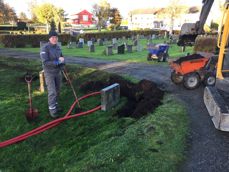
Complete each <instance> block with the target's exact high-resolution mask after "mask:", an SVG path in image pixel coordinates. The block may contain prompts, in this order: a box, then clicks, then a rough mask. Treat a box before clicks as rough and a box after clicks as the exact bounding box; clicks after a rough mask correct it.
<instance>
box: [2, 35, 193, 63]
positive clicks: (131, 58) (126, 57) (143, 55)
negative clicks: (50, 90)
mask: <svg viewBox="0 0 229 172" xmlns="http://www.w3.org/2000/svg"><path fill="white" fill-rule="evenodd" d="M117 42H118V45H120V44H122V43H123V40H120V41H117ZM125 42H127V44H133V42H132V41H125ZM164 42H168V39H162V38H160V39H153V40H152V43H153V44H159V43H164ZM147 43H148V40H147V39H139V45H140V46H141V49H142V50H141V51H137V46H133V52H132V53H128V52H125V54H117V50H116V49H113V55H110V56H107V55H105V54H104V51H105V49H106V47H107V46H108V45H112V41H107V42H105V43H104V45H103V46H99V45H98V43H95V52H89V48H88V46H87V43H86V42H85V44H84V46H83V48H76V47H73V48H68V46H62V51H63V54H64V56H71V57H83V58H93V59H101V60H115V61H126V62H141V63H142V62H143V63H148V64H157V62H156V63H155V61H147V56H148V50H147ZM0 47H1V46H0ZM16 50H22V51H27V52H34V53H39V51H40V48H31V47H26V48H16ZM192 51H193V48H192V47H186V51H185V52H182V50H181V47H178V46H177V45H176V44H175V43H173V44H169V58H171V59H172V58H177V57H181V56H185V55H186V54H187V53H192Z"/></svg>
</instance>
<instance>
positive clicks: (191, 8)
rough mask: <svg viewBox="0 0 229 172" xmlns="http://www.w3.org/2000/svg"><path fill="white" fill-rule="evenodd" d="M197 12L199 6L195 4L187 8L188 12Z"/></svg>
mask: <svg viewBox="0 0 229 172" xmlns="http://www.w3.org/2000/svg"><path fill="white" fill-rule="evenodd" d="M198 12H200V7H197V6H193V7H190V8H189V9H188V13H189V14H193V13H198Z"/></svg>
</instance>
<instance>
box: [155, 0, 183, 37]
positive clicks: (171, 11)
mask: <svg viewBox="0 0 229 172" xmlns="http://www.w3.org/2000/svg"><path fill="white" fill-rule="evenodd" d="M186 11H187V7H185V6H183V5H181V0H170V2H169V4H168V6H167V7H166V8H164V9H162V10H160V11H159V12H158V16H159V17H162V18H167V19H169V33H170V34H172V32H173V27H174V21H175V19H177V18H179V17H180V16H181V15H182V14H184V13H185V12H186Z"/></svg>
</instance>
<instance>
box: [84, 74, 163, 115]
mask: <svg viewBox="0 0 229 172" xmlns="http://www.w3.org/2000/svg"><path fill="white" fill-rule="evenodd" d="M114 83H118V84H119V85H120V94H121V96H124V97H126V98H127V99H128V101H127V103H126V104H125V105H124V106H123V108H121V109H120V110H118V112H117V115H118V116H119V117H133V118H140V117H142V116H144V115H146V114H147V113H149V112H153V111H154V110H155V109H156V108H157V107H158V106H159V105H161V104H162V103H161V100H162V98H163V95H164V92H163V91H162V90H160V89H159V88H158V87H157V85H156V84H155V83H153V82H152V81H149V80H145V79H144V80H141V81H140V82H139V83H137V84H134V83H131V82H130V81H127V80H125V79H123V78H122V77H120V76H116V75H114V76H111V77H110V79H109V81H107V82H106V81H91V82H87V83H84V84H83V85H81V87H80V88H81V90H83V91H84V92H88V91H89V92H91V91H100V90H101V89H103V88H105V87H107V86H109V85H112V84H114Z"/></svg>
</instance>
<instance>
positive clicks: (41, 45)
mask: <svg viewBox="0 0 229 172" xmlns="http://www.w3.org/2000/svg"><path fill="white" fill-rule="evenodd" d="M46 43H48V42H47V41H40V48H42V47H43V46H44V45H45V44H46Z"/></svg>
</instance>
